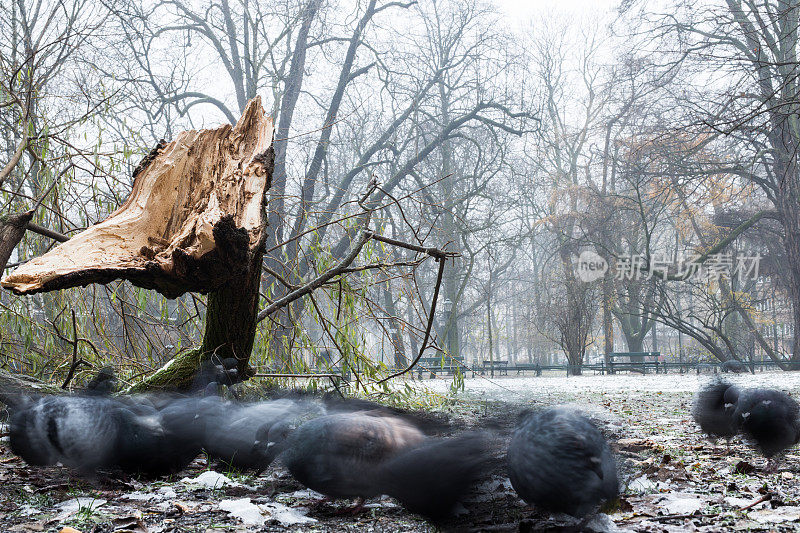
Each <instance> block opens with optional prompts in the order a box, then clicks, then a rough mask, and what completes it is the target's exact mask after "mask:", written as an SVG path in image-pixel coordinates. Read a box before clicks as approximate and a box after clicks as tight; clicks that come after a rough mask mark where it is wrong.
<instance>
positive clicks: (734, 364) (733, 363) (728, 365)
mask: <svg viewBox="0 0 800 533" xmlns="http://www.w3.org/2000/svg"><path fill="white" fill-rule="evenodd" d="M722 371H723V372H733V373H734V374H741V373H742V372H747V366H746V365H745V364H744V363H743V362H741V361H739V360H738V359H728V360H727V361H724V362H723V363H722Z"/></svg>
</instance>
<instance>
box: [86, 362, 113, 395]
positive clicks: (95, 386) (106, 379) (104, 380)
mask: <svg viewBox="0 0 800 533" xmlns="http://www.w3.org/2000/svg"><path fill="white" fill-rule="evenodd" d="M116 387H117V376H116V374H115V373H114V369H113V368H111V367H110V366H104V367H103V368H101V369H100V370H99V371H98V372H97V375H96V376H95V377H93V378H92V379H91V380H90V381H89V383H87V384H86V391H85V394H86V395H88V396H108V395H109V394H111V393H112V392H114V389H116Z"/></svg>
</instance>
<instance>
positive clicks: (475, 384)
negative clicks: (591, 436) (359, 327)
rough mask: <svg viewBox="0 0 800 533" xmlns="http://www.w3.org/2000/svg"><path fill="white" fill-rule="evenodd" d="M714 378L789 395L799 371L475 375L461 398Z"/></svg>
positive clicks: (676, 389)
mask: <svg viewBox="0 0 800 533" xmlns="http://www.w3.org/2000/svg"><path fill="white" fill-rule="evenodd" d="M714 377H723V378H724V379H726V380H728V381H730V382H732V383H736V384H739V385H740V386H744V387H771V388H776V389H781V390H784V391H786V392H789V393H790V394H794V393H800V372H780V371H778V372H757V373H756V374H716V375H715V374H700V375H698V374H696V373H691V374H678V373H675V374H646V375H641V374H614V375H591V374H587V375H583V376H569V377H567V376H563V375H554V374H550V375H544V376H539V377H532V376H521V377H517V376H513V373H512V375H511V376H509V377H506V376H497V375H496V377H494V378H490V377H486V376H481V375H477V376H475V377H474V378H472V377H469V376H468V377H467V379H465V380H464V383H465V392H464V393H465V395H466V396H467V397H470V398H474V399H479V400H496V401H503V402H511V403H516V402H524V401H525V400H532V399H533V400H539V401H546V400H547V399H548V398H553V399H558V401H563V400H564V399H565V398H567V397H568V396H569V395H570V394H572V393H579V394H581V395H584V394H586V393H587V392H591V393H595V394H603V393H613V394H620V393H626V392H632V393H642V392H645V393H652V392H661V393H690V394H691V393H694V391H696V390H697V388H698V387H699V386H700V385H701V384H703V383H706V382H708V381H709V380H710V379H713V378H714ZM423 383H424V384H425V386H426V387H428V388H429V389H431V390H432V391H435V392H438V393H440V394H445V393H446V392H447V390H448V388H449V386H450V381H449V380H448V379H433V380H427V381H423Z"/></svg>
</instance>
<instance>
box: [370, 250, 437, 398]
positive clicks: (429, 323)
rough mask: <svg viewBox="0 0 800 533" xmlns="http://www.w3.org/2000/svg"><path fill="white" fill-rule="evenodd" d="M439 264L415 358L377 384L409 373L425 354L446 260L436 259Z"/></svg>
mask: <svg viewBox="0 0 800 533" xmlns="http://www.w3.org/2000/svg"><path fill="white" fill-rule="evenodd" d="M436 260H437V261H438V262H439V273H438V274H437V275H436V288H434V290H433V300H432V301H431V310H430V314H429V315H428V326H427V327H426V328H425V336H424V337H423V339H422V345H421V346H420V348H419V353H418V354H417V357H416V358H415V359H414V360H413V361H412V362H411V364H410V365H408V366H407V367H406V368H405V369H403V370H400V371H399V372H395V373H394V374H390V375H389V376H387V377H385V378H383V379H382V380H380V381H378V384H381V383H383V382H384V381H388V380H390V379H392V378H396V377H398V376H402V375H403V374H405V373H406V372H409V371H410V370H411V369H412V368H414V366H416V364H417V363H418V362H419V360H420V359H421V358H422V354H423V353H425V349H426V348H427V347H428V338H430V336H431V328H433V319H434V317H435V314H436V301H437V300H438V299H439V288H440V287H441V286H442V276H443V275H444V265H445V262H446V259H445V258H444V257H441V258H436Z"/></svg>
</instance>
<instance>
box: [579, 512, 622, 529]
mask: <svg viewBox="0 0 800 533" xmlns="http://www.w3.org/2000/svg"><path fill="white" fill-rule="evenodd" d="M584 528H585V529H586V530H588V531H594V532H595V533H618V532H620V531H624V530H623V529H620V528H619V527H617V524H615V523H614V521H613V520H611V517H610V516H608V515H607V514H604V513H598V514H597V515H596V516H595V517H594V518H592V519H591V520H590V521H589V522H588V523H587V524H586V525H585V526H584Z"/></svg>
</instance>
